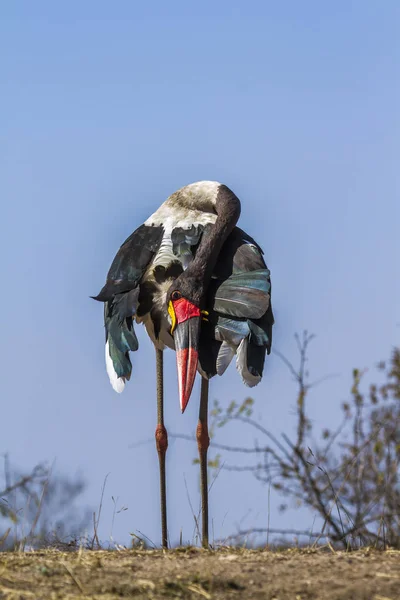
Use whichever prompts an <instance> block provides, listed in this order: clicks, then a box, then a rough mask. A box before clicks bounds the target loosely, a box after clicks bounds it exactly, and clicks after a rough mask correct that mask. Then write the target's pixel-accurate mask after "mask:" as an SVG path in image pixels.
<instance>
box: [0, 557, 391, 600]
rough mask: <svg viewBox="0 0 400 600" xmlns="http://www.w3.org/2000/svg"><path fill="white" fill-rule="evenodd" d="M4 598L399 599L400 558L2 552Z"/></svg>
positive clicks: (1, 592)
mask: <svg viewBox="0 0 400 600" xmlns="http://www.w3.org/2000/svg"><path fill="white" fill-rule="evenodd" d="M0 598H1V599H2V600H3V599H7V600H31V599H33V598H40V599H42V598H43V599H46V600H53V599H54V600H55V599H59V598H65V599H70V600H72V599H76V600H77V599H83V598H86V599H88V598H89V599H90V598H91V599H93V600H100V599H101V600H111V599H114V598H135V599H142V598H143V599H157V598H184V599H188V600H201V599H202V598H205V599H208V600H222V599H228V598H229V599H231V598H232V599H242V598H252V599H253V598H254V599H255V600H257V599H260V600H261V599H263V600H273V599H276V600H286V599H291V600H309V599H315V600H317V599H318V600H324V599H327V598H329V599H332V600H339V599H340V600H344V599H348V600H350V599H352V600H358V599H360V600H361V599H369V600H399V599H400V552H397V551H390V550H388V551H385V552H378V551H374V550H363V551H358V552H354V553H346V552H334V551H331V550H329V549H328V550H327V551H323V550H320V549H318V550H286V551H283V552H277V551H265V550H243V549H240V550H239V549H234V548H226V549H221V550H218V551H215V552H213V551H209V552H208V551H202V550H199V549H196V548H182V549H177V550H170V551H167V552H163V551H161V550H122V551H104V550H96V551H86V550H80V551H76V552H59V551H56V550H46V551H40V552H39V551H37V552H25V553H22V552H21V553H17V552H13V553H1V554H0Z"/></svg>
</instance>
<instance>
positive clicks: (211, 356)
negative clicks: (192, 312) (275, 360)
mask: <svg viewBox="0 0 400 600" xmlns="http://www.w3.org/2000/svg"><path fill="white" fill-rule="evenodd" d="M207 309H208V310H209V312H210V315H209V323H206V324H205V325H204V326H203V328H202V337H201V341H200V352H199V359H200V364H201V367H202V369H203V370H204V371H205V373H206V374H207V375H208V376H212V375H215V374H216V373H218V374H222V373H223V372H224V371H225V369H226V368H227V366H228V365H229V363H230V361H231V359H232V358H233V356H234V354H235V352H236V351H237V354H238V360H237V366H238V369H239V371H240V373H241V375H242V377H243V380H244V381H245V383H247V384H248V385H255V384H256V383H258V381H260V379H261V376H262V373H263V368H264V361H265V354H266V353H268V354H269V353H270V351H271V344H272V325H273V323H274V317H273V313H272V306H271V280H270V272H269V270H268V268H267V266H266V264H265V261H264V258H263V251H262V249H261V248H260V246H259V245H258V244H257V243H256V242H255V241H254V240H253V239H252V238H251V237H250V236H248V235H247V234H246V233H245V232H244V231H242V230H241V229H239V228H238V227H235V229H234V230H233V231H232V233H231V234H230V236H229V237H228V239H227V240H226V242H225V244H224V246H223V248H222V250H221V253H220V255H219V257H218V260H217V263H216V266H215V269H214V278H213V280H212V282H211V285H210V287H209V290H208V302H207Z"/></svg>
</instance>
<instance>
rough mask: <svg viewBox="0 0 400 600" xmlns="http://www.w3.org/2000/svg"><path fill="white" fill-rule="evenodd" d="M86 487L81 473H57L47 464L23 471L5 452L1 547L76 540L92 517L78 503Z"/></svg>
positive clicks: (0, 498)
mask: <svg viewBox="0 0 400 600" xmlns="http://www.w3.org/2000/svg"><path fill="white" fill-rule="evenodd" d="M0 485H1V484H0ZM84 488H85V483H84V481H83V479H82V478H81V477H80V476H76V477H75V478H70V477H67V476H65V475H60V474H54V473H52V469H51V467H48V466H47V465H45V464H39V465H36V466H35V467H34V468H33V469H32V470H31V471H30V472H23V471H20V470H18V469H16V468H15V467H12V466H11V465H10V461H9V457H8V455H4V475H3V484H2V485H1V487H0V550H9V549H25V548H27V547H34V548H38V547H43V546H49V545H51V546H58V545H61V546H64V545H65V546H67V545H68V544H71V543H73V541H74V540H76V539H77V538H78V537H79V536H80V534H81V533H82V532H83V530H84V529H85V527H86V526H87V524H88V522H89V518H90V511H89V510H88V509H78V508H77V507H76V505H75V502H76V500H77V498H78V497H79V496H81V494H82V492H83V490H84Z"/></svg>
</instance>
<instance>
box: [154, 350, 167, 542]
mask: <svg viewBox="0 0 400 600" xmlns="http://www.w3.org/2000/svg"><path fill="white" fill-rule="evenodd" d="M156 359H157V361H156V362H157V428H156V446H157V452H158V460H159V463H160V499H161V535H162V547H163V548H168V532H167V497H166V485H165V454H166V452H167V448H168V435H167V430H166V429H165V427H164V374H163V360H164V356H163V351H162V350H158V349H157V348H156Z"/></svg>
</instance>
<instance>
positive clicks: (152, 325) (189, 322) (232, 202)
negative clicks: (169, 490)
mask: <svg viewBox="0 0 400 600" xmlns="http://www.w3.org/2000/svg"><path fill="white" fill-rule="evenodd" d="M239 215H240V201H239V199H238V198H237V197H236V195H235V194H234V193H233V192H232V191H231V190H230V189H229V188H228V187H227V186H226V185H223V184H221V183H218V182H215V181H200V182H197V183H192V184H190V185H187V186H185V187H183V188H181V189H180V190H178V191H177V192H175V193H174V194H172V195H171V196H170V197H169V198H168V199H167V200H166V201H165V202H164V203H163V204H162V205H161V206H160V207H159V209H158V210H156V212H155V213H154V214H152V215H151V217H149V218H148V219H147V221H146V222H145V223H144V224H143V225H141V226H140V227H139V228H138V229H137V230H136V231H134V233H132V235H131V236H130V237H129V238H128V239H127V240H126V241H125V242H124V243H123V244H122V246H121V248H120V249H119V251H118V253H117V255H116V257H115V258H114V261H113V263H112V265H111V267H110V270H109V272H108V275H107V281H106V284H105V286H104V287H103V289H102V290H101V292H100V293H99V295H98V296H96V297H95V299H96V300H99V301H102V302H104V305H105V306H104V323H105V330H106V349H105V353H106V367H107V372H108V375H109V378H110V382H111V385H112V386H113V388H114V389H115V391H117V392H122V391H123V389H124V387H125V383H126V381H127V380H129V379H130V377H131V371H132V365H131V361H130V356H129V352H130V351H135V350H137V349H138V341H137V338H136V335H135V331H134V326H133V322H134V320H136V322H137V323H140V322H143V323H144V325H145V327H146V330H147V333H148V334H149V336H150V338H151V340H152V341H153V343H154V346H155V348H156V358H157V361H156V362H157V367H156V372H157V416H158V423H157V428H156V434H155V437H156V446H157V451H158V456H159V464H160V495H161V523H162V545H163V547H164V548H166V547H167V546H168V536H167V515H166V484H165V454H166V450H167V446H168V437H167V431H166V429H165V426H164V405H163V350H164V348H165V347H168V348H172V349H174V350H175V351H176V359H177V368H178V385H179V398H180V406H181V410H182V412H184V410H185V408H186V406H187V403H188V401H189V398H190V394H191V391H192V387H193V383H194V380H195V376H196V371H199V373H200V374H201V377H202V380H201V396H200V410H199V423H198V426H197V432H196V437H197V443H198V450H199V456H200V473H201V496H202V544H203V546H204V547H208V487H207V450H208V446H209V436H208V427H207V413H208V383H209V379H210V378H211V377H213V376H214V375H216V374H218V375H222V374H223V373H224V372H225V370H226V368H227V367H228V365H229V363H230V362H231V360H232V358H233V356H234V355H235V354H236V366H237V369H238V371H239V373H240V375H241V377H242V379H243V381H244V383H245V384H246V385H248V386H250V387H252V386H254V385H257V383H259V381H260V380H261V377H262V373H263V367H264V360H265V354H266V353H268V354H269V353H270V351H271V342H272V325H273V322H274V318H273V314H272V307H271V282H270V273H269V270H268V269H267V266H266V264H265V262H264V259H263V251H262V250H261V248H260V246H259V245H258V244H257V243H256V242H255V241H254V240H253V239H252V238H251V237H249V236H248V235H247V234H246V233H245V232H244V231H242V230H241V229H239V228H238V227H236V223H237V220H238V218H239Z"/></svg>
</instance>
